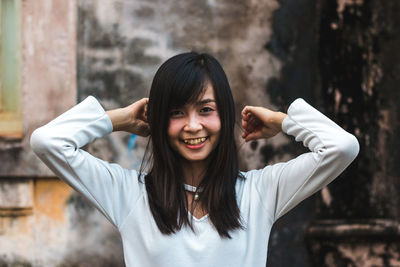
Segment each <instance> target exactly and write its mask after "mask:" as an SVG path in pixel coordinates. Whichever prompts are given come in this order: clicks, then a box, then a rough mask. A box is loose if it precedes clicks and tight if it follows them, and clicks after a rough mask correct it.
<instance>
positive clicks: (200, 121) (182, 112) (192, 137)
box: [168, 84, 221, 161]
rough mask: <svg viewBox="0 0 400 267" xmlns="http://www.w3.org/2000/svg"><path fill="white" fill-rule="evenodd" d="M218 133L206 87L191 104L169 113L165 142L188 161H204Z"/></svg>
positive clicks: (213, 104) (214, 106) (210, 93)
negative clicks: (166, 139) (167, 139)
mask: <svg viewBox="0 0 400 267" xmlns="http://www.w3.org/2000/svg"><path fill="white" fill-rule="evenodd" d="M220 130H221V120H220V118H219V114H218V110H217V103H216V101H215V97H214V89H213V87H212V85H210V84H209V85H208V87H207V89H206V91H205V93H204V94H203V95H201V96H200V98H199V99H198V100H197V101H196V102H195V103H190V104H186V105H185V106H183V107H182V108H179V109H174V110H171V113H170V119H169V126H168V137H169V143H170V144H171V146H172V148H173V149H174V150H175V151H176V152H178V153H179V154H180V155H181V156H182V157H183V158H185V159H186V160H188V161H203V160H205V159H206V158H207V157H208V156H209V155H210V153H211V151H213V149H214V148H215V147H216V145H217V144H218V141H219V132H220Z"/></svg>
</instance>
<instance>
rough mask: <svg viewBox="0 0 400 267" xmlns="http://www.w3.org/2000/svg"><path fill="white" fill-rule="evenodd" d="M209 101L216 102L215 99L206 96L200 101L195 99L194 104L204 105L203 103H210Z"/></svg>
mask: <svg viewBox="0 0 400 267" xmlns="http://www.w3.org/2000/svg"><path fill="white" fill-rule="evenodd" d="M211 102H214V103H216V101H215V100H214V99H211V98H207V99H202V100H200V101H196V103H195V104H196V106H201V105H204V104H207V103H211Z"/></svg>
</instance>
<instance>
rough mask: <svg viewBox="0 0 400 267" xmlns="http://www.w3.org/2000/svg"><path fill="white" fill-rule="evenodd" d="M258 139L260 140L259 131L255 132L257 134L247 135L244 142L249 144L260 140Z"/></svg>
mask: <svg viewBox="0 0 400 267" xmlns="http://www.w3.org/2000/svg"><path fill="white" fill-rule="evenodd" d="M260 138H262V135H261V131H257V132H252V133H249V134H248V135H247V136H246V138H245V141H246V142H249V141H251V140H257V139H260Z"/></svg>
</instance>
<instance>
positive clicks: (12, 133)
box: [0, 0, 23, 140]
mask: <svg viewBox="0 0 400 267" xmlns="http://www.w3.org/2000/svg"><path fill="white" fill-rule="evenodd" d="M7 5H12V7H11V8H13V11H14V12H9V13H6V10H9V9H5V7H7V8H10V6H7ZM10 17H11V18H10ZM21 33H22V29H21V0H0V138H5V139H17V140H18V139H22V135H23V124H22V106H21V102H22V99H21V98H22V94H21V39H22V34H21ZM10 36H11V37H12V38H9V39H7V40H6V39H5V38H6V37H10ZM10 44H11V45H10ZM6 50H7V51H11V53H7V54H6V53H5V52H6ZM5 62H12V63H11V64H8V65H10V66H11V69H6V68H5V64H4V63H5ZM3 77H7V78H6V79H7V81H6V84H4V81H5V80H4V78H3Z"/></svg>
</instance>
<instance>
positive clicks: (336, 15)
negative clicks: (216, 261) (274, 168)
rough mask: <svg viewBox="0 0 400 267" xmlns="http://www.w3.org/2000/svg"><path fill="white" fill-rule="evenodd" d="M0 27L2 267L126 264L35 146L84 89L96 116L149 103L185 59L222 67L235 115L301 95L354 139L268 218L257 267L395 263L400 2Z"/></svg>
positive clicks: (161, 13)
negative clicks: (336, 163) (307, 188)
mask: <svg viewBox="0 0 400 267" xmlns="http://www.w3.org/2000/svg"><path fill="white" fill-rule="evenodd" d="M0 23H1V25H0V47H1V49H0V58H1V60H0V64H1V68H0V266H124V263H123V253H122V247H121V244H120V237H119V234H118V232H117V231H116V230H115V229H114V228H113V227H112V226H111V224H110V223H108V221H107V220H106V219H105V218H103V217H102V215H101V214H100V213H99V212H98V211H97V210H95V209H94V208H92V207H91V206H89V205H88V203H87V202H86V200H84V199H83V198H82V197H80V196H79V195H77V194H76V193H75V192H73V191H72V189H71V188H70V187H69V186H67V185H66V184H64V183H63V182H61V181H60V180H58V178H56V177H55V176H54V174H53V173H52V172H50V170H48V169H47V167H46V166H44V165H43V164H42V163H41V162H40V161H39V159H38V158H37V157H36V156H35V155H34V154H33V152H32V151H31V149H30V147H29V137H30V135H31V133H32V131H33V130H34V129H36V128H37V127H39V126H41V125H43V124H45V123H47V122H49V121H50V120H51V119H53V118H55V117H56V116H58V115H59V114H61V113H62V112H64V111H65V110H67V109H68V108H70V107H72V106H73V105H75V104H76V103H78V102H79V101H81V100H83V99H84V98H85V97H87V96H88V95H94V96H95V97H97V98H98V99H99V100H100V101H101V103H102V105H103V106H104V108H105V109H113V108H117V107H122V106H125V105H128V104H130V103H131V102H133V101H136V100H138V99H140V98H142V97H145V96H148V93H149V88H150V85H151V80H152V77H153V75H154V73H155V71H156V70H157V68H158V67H159V66H160V64H161V63H162V62H164V61H165V60H166V59H168V58H169V57H171V56H172V55H175V54H177V53H181V52H186V51H190V50H195V51H200V52H208V53H211V54H213V55H214V56H215V57H216V58H217V59H218V60H219V61H220V62H221V64H222V65H223V67H224V69H225V70H226V72H227V75H228V78H229V81H230V83H231V87H232V90H233V94H234V97H235V101H236V102H235V103H236V107H237V115H238V116H239V113H240V110H241V108H242V107H243V106H244V105H246V104H248V105H261V106H265V107H268V108H270V109H273V110H281V111H284V112H286V111H287V107H288V106H289V105H290V103H291V102H292V101H293V100H294V99H296V98H298V97H302V98H304V99H305V100H306V101H307V102H309V103H310V104H312V105H313V106H315V107H316V108H317V109H319V110H320V111H321V112H323V113H324V114H326V115H327V116H328V117H330V118H331V119H332V120H334V121H335V122H336V123H338V124H339V125H340V126H342V127H343V128H344V129H346V130H347V131H349V132H351V133H353V134H354V135H355V136H356V137H357V138H358V140H359V142H360V147H361V149H360V154H359V156H358V158H357V159H356V160H355V161H354V162H353V163H352V164H351V166H350V167H349V168H348V169H346V171H345V172H344V173H343V174H341V175H340V176H339V177H338V178H337V179H336V180H335V181H334V182H333V183H332V184H330V185H329V186H328V187H326V188H324V189H323V190H322V191H321V192H318V193H316V194H315V195H313V196H312V197H310V198H309V199H307V200H305V201H303V202H302V203H301V204H300V205H299V206H298V207H296V208H295V209H294V210H292V211H291V212H289V213H288V214H286V215H285V216H284V217H282V218H281V219H280V220H279V221H278V222H277V223H276V224H275V226H274V228H273V230H272V233H271V237H270V242H269V250H268V263H267V264H266V266H301V267H306V266H307V267H308V266H400V224H399V221H400V166H399V160H400V152H399V150H400V145H399V143H400V141H399V139H398V138H399V137H400V118H399V116H400V105H399V100H400V92H399V91H400V90H399V86H400V54H399V52H398V48H399V47H400V1H398V0H385V1H380V0H318V1H312V0H241V1H239V0H167V1H161V0H147V1H144V0H103V1H95V0H68V1H64V0H46V1H45V0H36V1H33V0H0ZM238 136H239V129H238ZM146 142H147V140H146V139H144V138H136V137H135V136H130V135H128V134H126V133H113V134H111V135H109V136H107V137H105V138H103V139H101V140H97V141H95V142H94V143H93V144H91V145H89V146H88V147H87V148H86V149H87V150H88V151H90V152H91V153H93V154H94V155H96V156H98V157H100V158H102V159H104V160H107V161H112V162H117V163H119V164H121V165H123V166H124V167H127V168H138V166H139V165H140V162H141V156H142V155H143V151H144V146H145V144H146ZM305 151H306V149H305V148H304V147H303V145H302V144H300V143H296V142H295V140H294V139H293V138H291V137H289V136H286V135H284V134H280V135H279V136H276V137H274V138H273V139H271V140H268V141H257V142H251V143H249V144H242V142H240V151H239V153H240V158H241V168H242V169H243V170H248V169H254V168H262V167H263V166H265V165H267V164H273V163H275V162H279V161H286V160H289V159H291V158H293V157H295V156H297V155H299V154H300V153H303V152H305ZM266 253H267V251H266Z"/></svg>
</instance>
